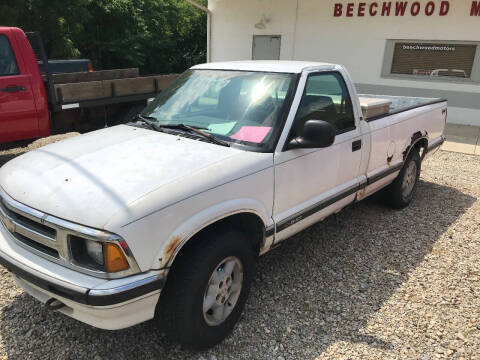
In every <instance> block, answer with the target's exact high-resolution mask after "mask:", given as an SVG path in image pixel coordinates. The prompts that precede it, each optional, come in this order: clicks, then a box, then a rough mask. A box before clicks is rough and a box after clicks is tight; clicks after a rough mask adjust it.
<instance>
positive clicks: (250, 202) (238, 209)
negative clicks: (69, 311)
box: [152, 199, 273, 269]
mask: <svg viewBox="0 0 480 360" xmlns="http://www.w3.org/2000/svg"><path fill="white" fill-rule="evenodd" d="M240 213H251V214H254V215H256V216H258V217H259V218H260V219H261V220H262V222H263V225H264V227H265V228H266V227H267V226H269V225H271V224H272V223H273V220H272V219H271V217H270V216H269V214H268V212H267V210H266V209H265V207H264V206H263V204H262V203H260V202H259V201H257V200H254V199H234V200H229V201H226V202H223V203H220V204H217V205H214V206H212V207H209V208H207V209H204V210H202V211H201V212H199V213H197V214H196V215H195V216H192V217H190V218H189V219H187V221H186V222H184V223H183V224H182V225H180V226H179V227H178V228H177V229H175V231H173V232H172V233H171V234H170V235H169V236H168V241H167V242H165V244H164V245H163V246H162V247H161V248H160V252H159V253H158V255H157V256H156V257H155V258H154V259H156V260H155V263H153V264H152V269H159V268H165V267H167V268H168V267H170V266H171V265H172V264H173V261H174V260H175V257H176V256H177V255H178V253H179V252H180V250H181V249H182V248H183V246H185V244H186V243H187V242H188V241H189V240H190V239H191V238H192V237H193V236H195V235H196V234H197V233H198V232H200V231H201V230H202V229H204V228H206V227H207V226H209V225H211V224H213V223H215V222H217V221H219V220H222V219H224V218H227V217H229V216H232V215H235V214H240ZM265 246H268V244H265Z"/></svg>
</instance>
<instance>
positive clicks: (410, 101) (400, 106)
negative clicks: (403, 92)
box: [358, 94, 447, 121]
mask: <svg viewBox="0 0 480 360" xmlns="http://www.w3.org/2000/svg"><path fill="white" fill-rule="evenodd" d="M358 97H362V98H368V99H374V100H385V101H388V102H390V103H391V104H390V109H389V111H388V112H386V113H384V114H382V115H378V116H374V117H371V118H368V119H366V120H367V121H373V120H376V119H380V118H382V117H385V116H389V115H392V114H398V113H400V112H403V111H407V110H412V109H415V108H418V107H421V106H426V105H431V104H436V103H440V102H444V101H447V100H445V99H441V98H425V97H413V96H390V95H374V94H358Z"/></svg>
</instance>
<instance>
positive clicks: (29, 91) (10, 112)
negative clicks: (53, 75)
mask: <svg viewBox="0 0 480 360" xmlns="http://www.w3.org/2000/svg"><path fill="white" fill-rule="evenodd" d="M49 132H50V125H49V111H48V103H47V96H46V93H45V88H44V85H43V81H42V77H41V74H40V70H39V68H38V64H37V62H36V58H35V55H34V54H33V51H32V48H31V47H30V46H29V45H28V40H27V38H26V36H25V34H24V32H23V31H22V30H20V29H17V28H11V27H0V143H3V142H10V141H16V140H21V139H30V138H36V137H42V136H47V135H48V134H49Z"/></svg>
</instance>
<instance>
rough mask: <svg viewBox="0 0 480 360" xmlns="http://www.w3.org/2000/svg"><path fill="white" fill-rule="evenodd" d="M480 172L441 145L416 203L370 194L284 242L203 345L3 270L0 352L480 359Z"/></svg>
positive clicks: (477, 164) (8, 355)
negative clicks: (225, 329) (23, 284)
mask: <svg viewBox="0 0 480 360" xmlns="http://www.w3.org/2000/svg"><path fill="white" fill-rule="evenodd" d="M35 146H36V145H34V144H31V145H30V147H29V148H27V149H30V148H32V147H35ZM27 149H23V150H19V151H17V153H21V152H23V151H25V150H27ZM11 152H12V150H9V151H7V152H0V162H2V161H4V160H5V159H6V158H9V157H11V156H12V154H11ZM13 153H15V151H13ZM2 159H3V160H2ZM479 179H480V156H477V157H475V156H470V155H463V154H456V153H448V152H439V153H437V154H436V155H435V156H434V157H433V158H431V159H429V160H427V161H426V162H425V163H424V170H423V173H422V177H421V181H420V183H419V188H418V193H417V197H416V199H415V201H414V202H413V203H412V204H411V206H410V207H409V208H407V209H405V210H402V211H393V210H390V209H388V208H385V207H384V206H382V205H381V204H379V203H378V202H377V201H375V200H374V199H367V200H365V201H363V202H361V203H359V204H356V205H354V206H352V207H350V208H347V209H345V210H344V211H343V212H341V213H340V214H338V215H335V216H332V217H330V218H328V219H327V220H326V221H324V222H323V223H319V224H317V225H314V226H312V227H311V228H309V229H307V230H306V231H303V232H302V233H300V234H298V235H296V236H294V237H293V238H292V239H290V240H289V241H286V242H284V243H283V245H282V246H280V247H279V248H277V249H275V250H273V251H272V252H270V253H269V254H267V255H265V256H263V257H262V258H260V260H259V265H258V274H257V276H256V279H255V282H254V284H253V288H252V292H251V295H250V299H249V301H248V303H247V306H246V311H245V312H244V315H243V317H242V319H241V321H240V323H239V324H238V326H237V327H236V329H235V331H234V333H233V334H232V335H231V336H229V337H228V338H227V339H226V341H224V342H223V343H222V344H220V345H218V346H217V347H215V348H214V349H212V350H210V351H208V352H205V353H195V352H187V351H183V350H182V349H181V348H180V347H179V346H178V345H176V344H175V343H172V342H170V341H168V340H167V339H166V338H165V337H164V335H163V334H162V333H161V332H160V331H158V330H157V328H156V326H155V324H154V323H153V322H148V323H145V324H141V325H138V326H135V327H133V328H130V329H127V330H121V331H104V330H98V329H94V328H92V327H90V326H88V325H84V324H82V323H80V322H78V321H76V320H73V319H70V318H68V317H66V316H64V315H62V314H58V313H52V312H49V311H47V310H46V309H45V308H44V307H42V306H41V305H40V304H39V303H38V302H37V301H36V300H34V299H33V298H31V297H30V296H28V295H26V294H23V293H22V291H21V290H20V289H19V288H18V287H17V286H16V285H15V284H14V282H13V281H12V280H11V278H10V276H9V275H8V273H7V272H6V271H5V270H4V269H3V268H1V270H0V276H1V277H2V278H3V281H2V282H1V284H0V359H95V360H101V359H192V360H193V359H195V360H197V359H204V360H212V359H217V360H222V359H275V360H282V359H283V360H288V359H358V358H366V359H407V358H408V359H423V360H428V359H432V360H433V359H447V358H448V359H450V358H451V359H480V355H479V354H480V251H479V250H480V201H478V200H477V199H478V198H479V197H480V182H479ZM2 356H3V357H2Z"/></svg>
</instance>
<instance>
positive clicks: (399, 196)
mask: <svg viewBox="0 0 480 360" xmlns="http://www.w3.org/2000/svg"><path fill="white" fill-rule="evenodd" d="M421 166H422V160H421V158H420V155H419V153H418V150H416V149H413V150H412V151H411V152H410V154H409V155H408V157H407V160H406V161H405V164H404V165H403V168H402V170H401V171H400V173H399V174H398V176H397V178H396V179H395V180H394V181H393V183H392V184H390V186H389V187H388V188H387V189H386V195H387V199H388V203H389V205H390V206H392V207H393V208H394V209H403V208H405V207H407V206H408V205H409V204H410V203H411V202H412V200H413V198H414V197H415V193H416V191H417V184H418V179H419V177H420V171H421Z"/></svg>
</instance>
